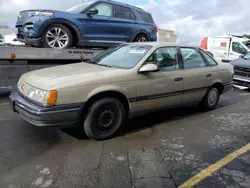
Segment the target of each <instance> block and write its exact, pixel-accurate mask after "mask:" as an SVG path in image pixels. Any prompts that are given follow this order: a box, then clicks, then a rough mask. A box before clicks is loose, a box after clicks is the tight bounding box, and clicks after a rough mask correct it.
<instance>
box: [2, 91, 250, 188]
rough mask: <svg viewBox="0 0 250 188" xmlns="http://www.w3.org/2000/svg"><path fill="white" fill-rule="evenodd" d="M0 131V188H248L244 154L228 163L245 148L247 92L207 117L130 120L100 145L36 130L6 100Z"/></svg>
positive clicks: (225, 100)
mask: <svg viewBox="0 0 250 188" xmlns="http://www.w3.org/2000/svg"><path fill="white" fill-rule="evenodd" d="M0 126H1V131H0V187H1V188H19V187H20V188H30V187H31V188H32V187H34V188H38V187H39V188H46V187H48V188H50V187H53V188H54V187H55V188H57V187H60V188H75V187H79V188H80V187H84V188H85V187H87V188H88V187H93V188H97V187H103V188H108V187H114V188H123V187H124V188H127V187H129V188H130V187H136V188H137V187H138V188H147V187H150V188H151V187H153V188H158V187H164V188H172V187H185V186H187V187H189V186H191V185H192V186H194V187H202V188H203V187H208V188H213V187H216V188H218V187H229V188H238V187H239V188H241V187H244V188H245V187H250V151H249V149H250V147H245V148H244V149H242V150H241V151H243V152H242V153H241V155H239V156H235V158H232V157H231V158H230V154H232V153H233V152H234V151H236V150H238V149H239V148H242V147H244V146H246V145H247V144H249V142H250V92H248V91H240V90H235V91H234V92H231V93H228V94H225V95H224V96H222V97H221V99H220V102H219V105H218V107H217V108H216V109H215V110H213V111H209V112H202V111H200V109H199V108H198V107H196V106H189V107H185V108H176V109H171V110H165V111H159V112H155V113H151V114H147V115H144V116H140V117H136V118H133V119H130V120H128V122H127V123H126V124H125V125H124V126H123V128H122V130H121V133H120V134H119V135H117V137H115V138H113V139H110V140H106V141H94V140H89V139H87V138H86V137H85V136H82V135H81V134H80V133H79V132H75V131H72V130H59V129H56V128H39V127H35V126H33V125H31V124H29V123H27V122H25V121H24V120H22V119H21V118H20V117H19V116H18V115H17V114H14V113H13V112H12V111H11V108H10V106H9V100H8V98H4V97H2V98H0ZM227 156H229V157H227ZM225 157H227V159H229V160H226V159H224V158H225ZM219 160H222V162H219V164H220V165H219V166H218V165H217V166H216V168H215V167H214V166H212V167H211V165H214V164H216V163H217V162H218V161H219ZM223 161H224V162H223ZM204 169H205V173H201V172H202V171H204ZM197 175H198V180H197V178H196V179H195V178H194V177H195V176H197ZM192 178H194V179H192ZM188 180H189V181H188ZM185 183H186V184H185ZM188 183H190V184H188Z"/></svg>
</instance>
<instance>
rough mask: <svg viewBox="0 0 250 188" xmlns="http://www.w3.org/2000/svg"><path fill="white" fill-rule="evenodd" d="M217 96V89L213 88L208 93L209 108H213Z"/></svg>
mask: <svg viewBox="0 0 250 188" xmlns="http://www.w3.org/2000/svg"><path fill="white" fill-rule="evenodd" d="M218 95H219V94H218V89H216V88H213V89H211V90H210V92H209V93H208V104H209V105H210V106H213V105H214V104H215V103H216V101H217V99H218Z"/></svg>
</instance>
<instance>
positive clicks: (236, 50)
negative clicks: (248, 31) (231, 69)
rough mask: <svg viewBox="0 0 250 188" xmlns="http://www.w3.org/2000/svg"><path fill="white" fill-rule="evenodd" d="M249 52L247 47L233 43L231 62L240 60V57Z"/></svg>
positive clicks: (230, 54) (230, 55)
mask: <svg viewBox="0 0 250 188" xmlns="http://www.w3.org/2000/svg"><path fill="white" fill-rule="evenodd" d="M246 52H247V50H246V49H245V47H244V46H243V45H242V44H241V43H239V42H232V45H231V47H230V53H229V60H230V61H232V60H234V59H237V58H239V56H240V55H243V54H245V53H246Z"/></svg>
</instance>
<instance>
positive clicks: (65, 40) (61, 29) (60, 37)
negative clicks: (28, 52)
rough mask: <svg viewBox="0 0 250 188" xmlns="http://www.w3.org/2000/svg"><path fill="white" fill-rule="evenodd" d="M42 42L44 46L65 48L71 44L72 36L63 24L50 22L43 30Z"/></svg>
mask: <svg viewBox="0 0 250 188" xmlns="http://www.w3.org/2000/svg"><path fill="white" fill-rule="evenodd" d="M42 43H43V46H44V47H45V48H55V49H65V48H70V47H71V46H72V43H73V37H72V34H71V32H70V30H69V29H68V28H67V27H65V26H64V25H61V24H52V25H50V26H49V27H48V28H47V29H46V30H45V31H44V34H43V36H42Z"/></svg>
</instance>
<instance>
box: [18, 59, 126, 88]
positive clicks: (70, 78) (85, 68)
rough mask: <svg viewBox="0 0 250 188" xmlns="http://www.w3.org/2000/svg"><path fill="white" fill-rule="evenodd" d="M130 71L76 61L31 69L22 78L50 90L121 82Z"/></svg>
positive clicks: (32, 84) (30, 83) (35, 85)
mask: <svg viewBox="0 0 250 188" xmlns="http://www.w3.org/2000/svg"><path fill="white" fill-rule="evenodd" d="M128 72H129V70H124V69H116V68H110V67H104V66H99V65H93V64H88V63H75V64H69V65H60V66H55V67H49V68H45V69H40V70H35V71H31V72H28V73H26V74H24V75H23V76H22V80H23V81H25V82H26V83H28V84H29V85H31V86H34V87H37V88H40V89H44V90H50V89H60V88H72V87H80V86H86V85H98V84H105V83H110V82H112V83H114V82H120V81H124V77H123V75H124V74H127V73H128ZM125 78H126V76H125Z"/></svg>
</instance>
